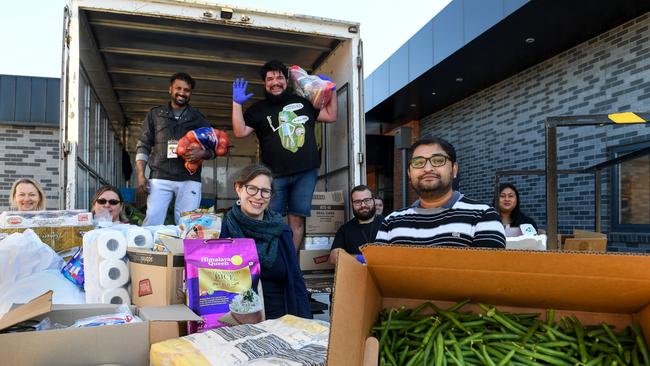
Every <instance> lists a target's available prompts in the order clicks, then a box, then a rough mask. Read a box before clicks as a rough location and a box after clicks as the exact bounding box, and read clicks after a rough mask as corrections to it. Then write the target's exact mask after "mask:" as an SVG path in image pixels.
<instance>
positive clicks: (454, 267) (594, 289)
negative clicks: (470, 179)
mask: <svg viewBox="0 0 650 366" xmlns="http://www.w3.org/2000/svg"><path fill="white" fill-rule="evenodd" d="M362 252H363V255H364V257H365V259H366V262H367V263H368V270H369V272H370V274H371V275H372V276H373V278H374V280H375V283H377V284H378V288H379V292H380V293H381V294H382V296H383V297H392V298H413V299H437V300H446V301H461V300H464V299H466V298H468V297H469V298H470V299H471V300H472V302H485V303H491V304H494V305H511V306H533V307H540V308H555V309H565V310H575V309H580V310H583V311H594V312H609V313H633V312H637V311H640V310H641V309H642V308H643V307H644V306H645V305H646V304H648V303H650V278H648V277H647V268H648V267H650V256H645V255H638V256H637V255H611V254H594V253H571V252H534V251H509V250H486V249H462V248H441V247H412V246H399V245H391V246H387V245H367V246H364V247H362ZM337 285H338V283H337Z"/></svg>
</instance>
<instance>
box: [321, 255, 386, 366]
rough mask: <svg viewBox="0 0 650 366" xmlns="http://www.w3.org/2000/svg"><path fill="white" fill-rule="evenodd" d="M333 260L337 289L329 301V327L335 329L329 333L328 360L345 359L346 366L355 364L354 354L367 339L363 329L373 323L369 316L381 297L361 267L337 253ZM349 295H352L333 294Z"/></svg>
mask: <svg viewBox="0 0 650 366" xmlns="http://www.w3.org/2000/svg"><path fill="white" fill-rule="evenodd" d="M337 260H338V265H337V266H336V273H335V275H334V276H335V279H334V281H335V283H336V287H337V289H336V291H335V293H334V296H333V298H332V303H336V304H337V307H335V308H334V309H335V310H334V311H333V312H332V324H334V322H336V323H337V324H339V326H338V327H336V328H331V330H330V336H329V347H328V359H331V358H334V359H346V360H348V361H349V363H348V364H349V365H359V364H361V361H362V360H361V355H356V351H357V350H358V349H359V348H360V347H363V344H364V342H365V339H366V336H367V334H366V333H365V329H368V328H370V327H371V326H372V325H373V324H374V322H375V318H374V315H373V314H375V313H376V312H378V311H379V310H381V297H380V296H379V292H378V289H377V287H376V286H375V284H374V283H373V281H372V279H371V278H370V274H369V273H368V270H367V267H366V266H365V265H362V264H361V263H359V262H358V261H357V259H356V258H355V257H353V256H351V255H349V254H347V253H339V255H338V259H337ZM351 293H353V294H355V296H345V295H343V296H340V297H338V296H337V295H336V294H351ZM338 304H341V305H340V306H339V305H338ZM339 319H345V320H344V321H341V320H339ZM350 339H354V340H360V341H359V342H360V343H355V342H350ZM355 357H356V358H355Z"/></svg>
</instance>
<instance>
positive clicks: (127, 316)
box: [70, 304, 142, 328]
mask: <svg viewBox="0 0 650 366" xmlns="http://www.w3.org/2000/svg"><path fill="white" fill-rule="evenodd" d="M141 321H142V320H140V318H138V317H137V316H135V315H133V313H132V312H131V309H129V306H128V305H126V304H122V305H120V307H119V308H117V312H115V313H113V314H104V315H95V316H90V317H88V318H83V319H79V320H77V321H76V322H75V323H74V324H72V325H71V326H70V327H71V328H84V327H99V326H103V325H115V324H128V323H139V322H141Z"/></svg>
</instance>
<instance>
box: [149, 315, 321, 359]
mask: <svg viewBox="0 0 650 366" xmlns="http://www.w3.org/2000/svg"><path fill="white" fill-rule="evenodd" d="M328 337H329V325H328V324H327V323H325V322H322V321H319V320H311V319H302V318H298V317H295V316H293V315H285V316H283V317H281V318H279V319H273V320H267V321H264V322H261V323H258V324H244V325H238V326H235V327H223V328H217V329H213V330H210V331H208V332H205V333H197V334H192V335H189V336H186V337H181V338H177V339H169V340H166V341H164V342H160V343H154V344H152V345H151V351H150V357H149V359H150V364H151V366H163V365H164V366H182V365H183V366H184V365H188V366H189V365H192V366H207V365H285V366H299V365H311V366H321V365H325V364H326V362H327V343H328Z"/></svg>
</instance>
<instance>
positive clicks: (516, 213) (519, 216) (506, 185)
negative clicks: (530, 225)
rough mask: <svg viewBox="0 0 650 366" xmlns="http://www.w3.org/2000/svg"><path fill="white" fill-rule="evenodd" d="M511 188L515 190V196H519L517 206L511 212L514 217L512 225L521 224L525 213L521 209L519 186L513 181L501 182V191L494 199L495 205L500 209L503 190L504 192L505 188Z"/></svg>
mask: <svg viewBox="0 0 650 366" xmlns="http://www.w3.org/2000/svg"><path fill="white" fill-rule="evenodd" d="M506 188H510V189H512V190H513V192H515V197H516V198H517V204H516V205H515V208H513V209H512V212H511V213H510V218H511V219H512V222H511V223H510V225H512V226H519V225H520V224H521V222H520V221H521V219H522V218H523V217H522V216H523V214H522V212H521V210H520V209H519V205H520V201H519V190H518V189H517V187H515V185H514V184H512V183H501V184H499V192H498V193H497V196H496V198H495V199H494V207H495V208H496V209H497V211H499V197H500V196H501V192H503V190H504V189H506Z"/></svg>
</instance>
